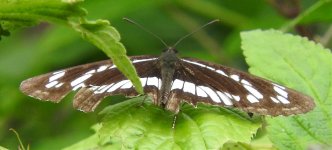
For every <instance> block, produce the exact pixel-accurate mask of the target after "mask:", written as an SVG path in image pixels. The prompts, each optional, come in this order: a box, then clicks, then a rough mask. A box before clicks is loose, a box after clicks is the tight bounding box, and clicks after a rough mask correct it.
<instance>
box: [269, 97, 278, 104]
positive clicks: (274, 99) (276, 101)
mask: <svg viewBox="0 0 332 150" xmlns="http://www.w3.org/2000/svg"><path fill="white" fill-rule="evenodd" d="M270 98H271V100H272V101H273V102H275V103H279V101H278V100H277V99H276V98H274V97H270Z"/></svg>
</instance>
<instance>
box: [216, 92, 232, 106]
mask: <svg viewBox="0 0 332 150" xmlns="http://www.w3.org/2000/svg"><path fill="white" fill-rule="evenodd" d="M217 94H218V95H219V97H220V98H221V100H222V101H223V102H224V104H225V105H228V106H230V105H233V103H232V101H231V100H230V99H229V97H228V96H226V95H225V94H223V93H221V92H219V91H217Z"/></svg>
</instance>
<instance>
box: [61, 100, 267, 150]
mask: <svg viewBox="0 0 332 150" xmlns="http://www.w3.org/2000/svg"><path fill="white" fill-rule="evenodd" d="M142 101H144V97H138V98H134V99H131V100H128V101H125V102H122V103H118V104H116V105H112V106H109V107H107V108H105V109H104V110H103V111H102V112H101V114H102V115H104V117H103V119H102V122H101V127H99V129H98V130H97V131H96V133H95V134H94V135H92V136H90V137H88V138H87V139H85V140H83V141H80V142H79V143H77V144H75V145H73V146H71V147H68V148H67V149H112V148H113V149H120V148H121V147H122V148H124V149H219V148H221V147H222V146H223V144H224V143H226V142H227V141H239V142H244V143H250V141H251V138H252V136H253V134H255V133H256V131H257V129H258V128H259V127H260V126H261V123H260V121H259V119H258V120H256V121H254V120H252V119H249V118H248V116H247V115H246V114H241V113H239V112H236V111H231V110H228V109H225V108H220V107H215V106H206V105H199V106H198V108H194V107H192V106H189V105H185V106H183V107H182V109H181V112H180V113H179V114H178V115H177V116H176V117H177V118H176V121H175V124H174V129H173V128H172V123H173V119H174V114H172V113H171V112H167V111H165V110H163V109H161V108H160V107H158V106H155V105H153V104H151V103H142Z"/></svg>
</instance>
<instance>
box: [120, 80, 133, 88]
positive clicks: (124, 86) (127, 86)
mask: <svg viewBox="0 0 332 150" xmlns="http://www.w3.org/2000/svg"><path fill="white" fill-rule="evenodd" d="M132 86H133V84H132V83H131V82H130V81H129V80H127V83H126V84H124V85H123V86H121V89H129V88H131V87H132Z"/></svg>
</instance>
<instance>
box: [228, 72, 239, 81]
mask: <svg viewBox="0 0 332 150" xmlns="http://www.w3.org/2000/svg"><path fill="white" fill-rule="evenodd" d="M230 77H231V78H232V79H233V80H234V81H236V82H239V81H240V77H239V76H238V75H236V74H232V75H230Z"/></svg>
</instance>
